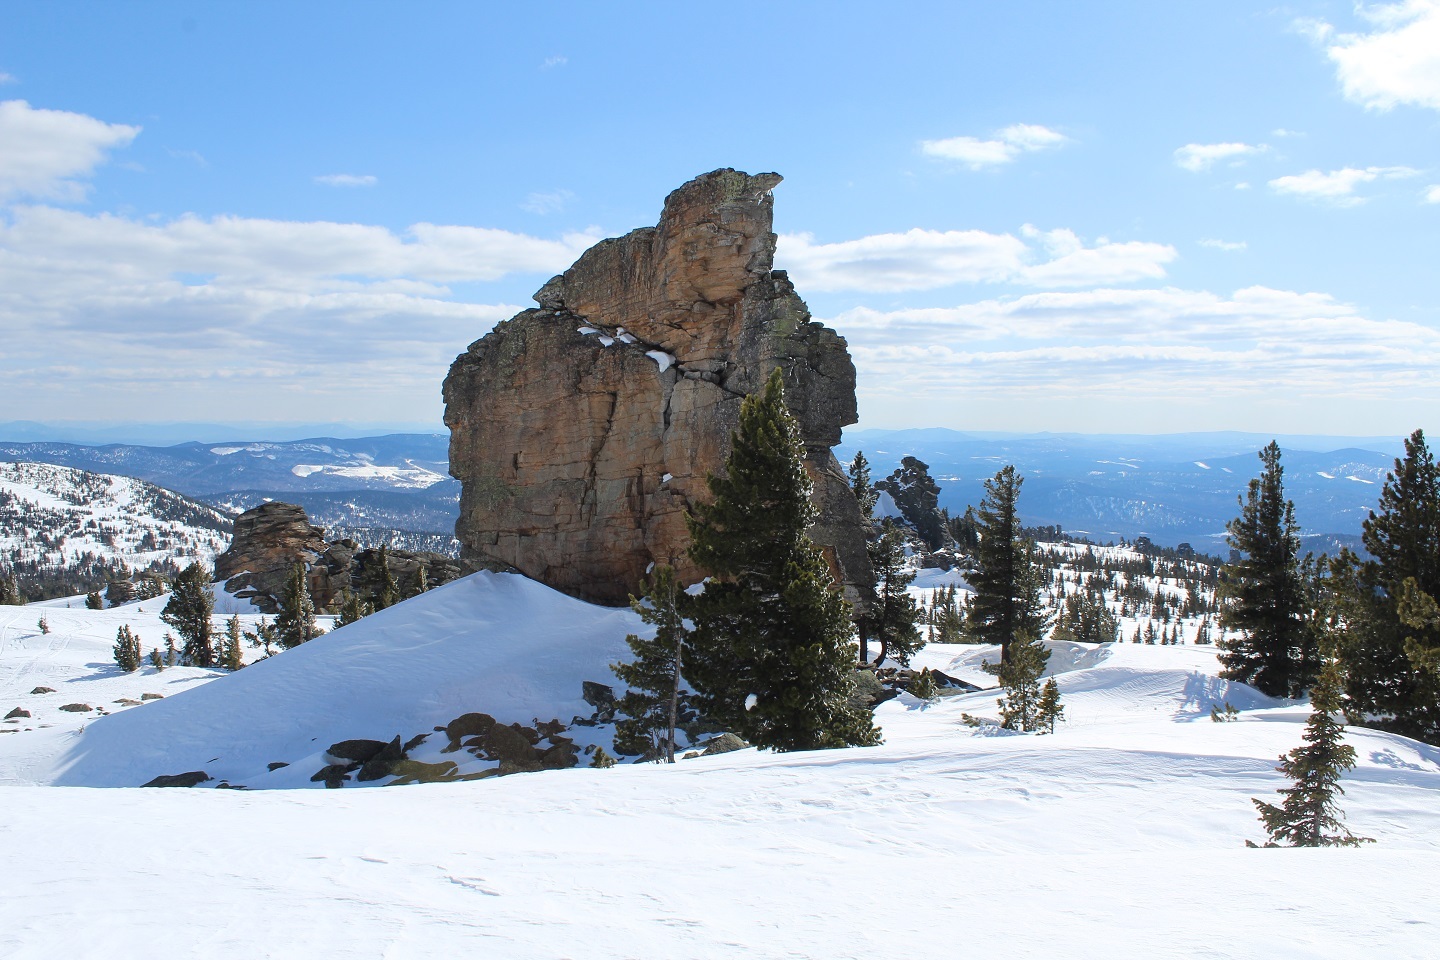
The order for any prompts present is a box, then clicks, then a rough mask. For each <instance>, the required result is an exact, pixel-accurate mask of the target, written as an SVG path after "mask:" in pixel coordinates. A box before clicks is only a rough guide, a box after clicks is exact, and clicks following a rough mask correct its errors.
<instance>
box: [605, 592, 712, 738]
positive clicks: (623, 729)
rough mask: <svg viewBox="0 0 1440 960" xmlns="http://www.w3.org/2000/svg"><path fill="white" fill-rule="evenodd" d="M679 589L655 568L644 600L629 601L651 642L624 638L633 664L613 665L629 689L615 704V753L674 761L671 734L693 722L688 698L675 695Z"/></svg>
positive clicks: (681, 629) (680, 632)
mask: <svg viewBox="0 0 1440 960" xmlns="http://www.w3.org/2000/svg"><path fill="white" fill-rule="evenodd" d="M680 592H681V591H680V587H679V584H677V583H676V581H675V571H674V570H673V569H671V568H670V567H668V566H665V565H663V564H662V565H660V566H657V567H656V568H655V570H654V572H653V573H652V574H651V578H650V583H649V585H648V586H647V587H646V590H645V596H644V598H643V599H636V598H634V597H632V598H631V600H630V606H631V608H632V609H633V610H634V611H635V612H636V613H638V614H639V615H640V619H641V620H643V621H645V622H646V623H648V624H650V625H651V626H653V627H654V628H655V636H654V638H653V639H645V638H643V637H639V636H636V635H635V634H631V635H630V636H628V637H626V638H625V642H626V644H628V645H629V647H630V653H631V654H632V655H633V656H634V659H633V660H632V661H630V662H629V663H617V664H613V665H612V666H611V667H610V669H611V670H612V671H614V673H615V676H617V677H619V678H620V679H621V680H622V681H624V682H625V684H626V685H627V686H629V688H630V689H629V690H627V691H626V692H625V695H624V696H622V697H621V698H620V699H619V700H618V701H617V703H616V706H617V707H618V708H619V709H620V712H622V713H624V714H625V719H623V720H620V721H619V722H617V723H616V724H615V741H616V747H617V749H622V750H623V751H624V752H626V753H643V754H645V755H646V756H647V757H648V758H649V759H652V760H655V761H656V762H657V763H658V762H660V761H662V760H663V761H665V762H667V763H674V762H675V729H676V727H677V726H680V725H682V724H684V723H687V722H689V721H690V720H691V719H693V717H694V714H695V711H694V710H693V709H692V708H691V706H690V702H689V701H690V696H689V695H688V694H686V693H682V692H681V690H680V682H681V666H682V659H683V651H684V646H685V637H686V630H685V622H684V620H683V618H682V617H681V615H680V611H679V609H678V607H677V604H678V603H679V598H680Z"/></svg>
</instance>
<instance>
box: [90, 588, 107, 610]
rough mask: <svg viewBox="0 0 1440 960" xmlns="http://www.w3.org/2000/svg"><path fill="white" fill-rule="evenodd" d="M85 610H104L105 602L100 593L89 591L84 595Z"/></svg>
mask: <svg viewBox="0 0 1440 960" xmlns="http://www.w3.org/2000/svg"><path fill="white" fill-rule="evenodd" d="M85 609H87V610H104V609H105V600H104V598H103V597H101V596H100V591H98V590H91V591H90V592H89V593H87V594H85Z"/></svg>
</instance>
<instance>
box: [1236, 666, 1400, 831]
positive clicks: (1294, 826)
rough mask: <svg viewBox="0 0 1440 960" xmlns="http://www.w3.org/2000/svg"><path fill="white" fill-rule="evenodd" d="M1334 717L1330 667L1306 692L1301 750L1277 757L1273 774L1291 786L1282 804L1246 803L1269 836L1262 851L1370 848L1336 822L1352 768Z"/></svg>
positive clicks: (1334, 673) (1336, 692) (1351, 753)
mask: <svg viewBox="0 0 1440 960" xmlns="http://www.w3.org/2000/svg"><path fill="white" fill-rule="evenodd" d="M1339 712H1340V669H1339V666H1338V665H1337V664H1336V663H1335V662H1334V661H1331V662H1330V663H1328V664H1326V665H1325V667H1324V668H1323V669H1322V670H1321V672H1320V677H1319V678H1318V679H1317V680H1316V682H1315V686H1314V688H1312V689H1311V691H1310V720H1309V722H1308V723H1306V724H1305V734H1304V736H1303V737H1302V739H1303V740H1304V741H1305V745H1304V746H1301V747H1296V748H1295V749H1293V750H1291V751H1290V752H1289V753H1287V754H1282V755H1281V757H1280V766H1278V767H1276V768H1275V769H1276V770H1278V771H1280V772H1281V773H1283V774H1285V776H1287V777H1289V778H1290V779H1291V780H1293V781H1295V785H1294V786H1292V787H1286V788H1284V789H1282V790H1279V791H1277V792H1278V793H1279V794H1280V795H1281V796H1282V797H1284V798H1285V799H1284V800H1283V801H1282V802H1281V803H1280V805H1279V806H1276V805H1275V804H1272V803H1266V802H1265V801H1263V800H1253V801H1251V802H1252V803H1254V804H1255V808H1256V809H1257V810H1259V811H1260V821H1261V822H1262V823H1264V824H1265V830H1266V832H1267V833H1269V834H1270V841H1269V842H1268V843H1266V844H1265V846H1267V847H1278V846H1292V847H1333V846H1343V847H1353V846H1357V845H1359V844H1362V843H1373V842H1374V841H1372V840H1371V839H1370V838H1369V837H1357V836H1355V835H1354V834H1352V833H1351V832H1350V831H1349V830H1347V829H1346V828H1345V826H1344V825H1343V824H1342V823H1341V822H1340V821H1341V820H1342V819H1343V818H1344V814H1343V813H1341V812H1340V809H1339V807H1338V806H1337V805H1336V802H1335V798H1336V796H1337V795H1343V794H1344V793H1345V790H1344V789H1343V788H1342V787H1341V786H1340V777H1341V776H1342V775H1343V774H1344V773H1345V771H1347V770H1350V769H1351V768H1353V767H1354V766H1355V748H1354V747H1352V746H1350V745H1349V744H1346V743H1341V742H1340V740H1341V738H1342V737H1343V736H1344V734H1345V724H1344V723H1343V722H1341V721H1340V720H1338V719H1337V718H1336V717H1337V715H1338V714H1339ZM1246 843H1247V844H1249V845H1250V846H1254V844H1251V843H1250V842H1249V841H1246Z"/></svg>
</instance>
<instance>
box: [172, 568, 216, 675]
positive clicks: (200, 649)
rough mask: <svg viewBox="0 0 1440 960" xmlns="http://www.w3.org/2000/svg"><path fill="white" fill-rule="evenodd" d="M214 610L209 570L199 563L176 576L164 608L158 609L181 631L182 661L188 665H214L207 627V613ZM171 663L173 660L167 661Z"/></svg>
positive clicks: (212, 649) (210, 635)
mask: <svg viewBox="0 0 1440 960" xmlns="http://www.w3.org/2000/svg"><path fill="white" fill-rule="evenodd" d="M214 609H215V597H214V596H213V595H212V594H211V592H210V575H209V573H207V572H206V570H205V568H204V567H202V566H200V564H198V563H192V564H190V566H188V567H186V568H185V569H184V570H183V571H181V573H180V576H178V577H176V578H175V583H174V585H173V586H172V588H171V593H170V599H169V601H167V602H166V604H165V609H164V610H162V611H160V619H161V620H163V621H165V623H166V624H168V625H169V626H170V627H172V628H174V630H175V632H176V633H178V634H180V637H181V639H182V640H183V641H184V644H185V650H184V654H185V662H186V663H188V664H190V665H191V666H196V667H213V666H214V665H215V648H214V646H213V644H212V643H211V637H212V634H211V626H210V615H211V614H212V613H213V612H214ZM167 636H168V635H167ZM172 641H173V638H172ZM174 665H175V664H174V663H173V662H172V663H171V664H170V666H174Z"/></svg>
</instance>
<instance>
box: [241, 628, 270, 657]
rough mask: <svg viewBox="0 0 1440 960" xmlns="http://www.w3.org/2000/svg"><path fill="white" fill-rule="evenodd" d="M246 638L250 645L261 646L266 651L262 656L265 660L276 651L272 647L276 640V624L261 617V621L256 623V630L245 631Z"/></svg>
mask: <svg viewBox="0 0 1440 960" xmlns="http://www.w3.org/2000/svg"><path fill="white" fill-rule="evenodd" d="M245 639H246V641H248V642H249V644H250V646H252V647H259V648H261V649H263V650H264V651H265V654H264V656H263V657H261V659H262V660H263V659H265V657H269V656H271V655H273V653H274V651H272V650H271V649H270V645H271V644H272V643H274V642H275V624H273V623H271V622H269V621H268V620H266V619H265V618H264V617H261V618H260V622H259V623H257V624H256V625H255V629H254V630H246V631H245Z"/></svg>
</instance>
